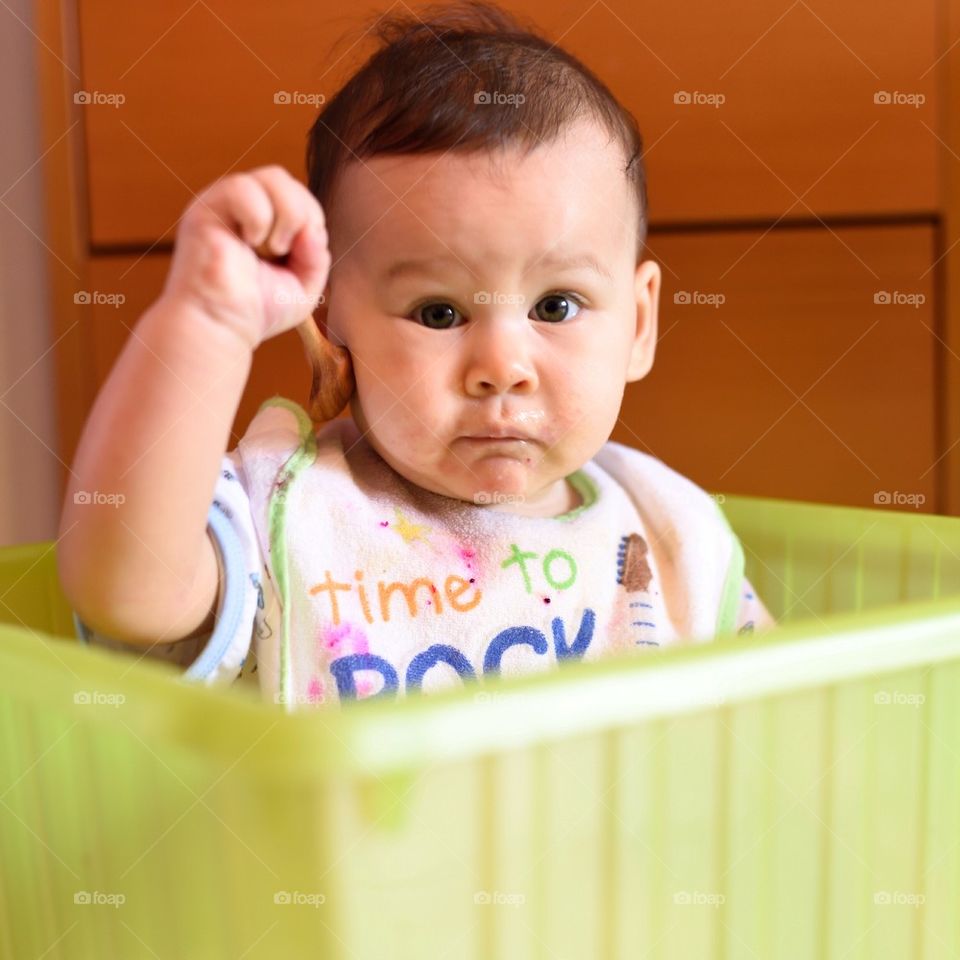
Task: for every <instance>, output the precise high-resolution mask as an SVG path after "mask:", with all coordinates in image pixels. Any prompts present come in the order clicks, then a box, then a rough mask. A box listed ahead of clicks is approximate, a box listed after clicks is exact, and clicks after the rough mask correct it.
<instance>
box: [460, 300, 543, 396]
mask: <svg viewBox="0 0 960 960" xmlns="http://www.w3.org/2000/svg"><path fill="white" fill-rule="evenodd" d="M466 350H467V370H466V389H467V392H468V393H469V394H470V395H471V396H486V395H488V394H491V393H507V392H512V393H532V392H533V391H535V390H536V389H537V385H538V380H537V373H536V364H535V363H534V359H533V356H532V350H531V347H530V345H529V344H528V343H527V339H526V337H525V336H524V333H523V332H522V325H515V324H511V323H509V322H501V321H500V320H499V319H495V318H491V317H484V318H482V319H478V320H476V321H474V323H472V324H471V328H470V330H469V331H468V334H467V337H466Z"/></svg>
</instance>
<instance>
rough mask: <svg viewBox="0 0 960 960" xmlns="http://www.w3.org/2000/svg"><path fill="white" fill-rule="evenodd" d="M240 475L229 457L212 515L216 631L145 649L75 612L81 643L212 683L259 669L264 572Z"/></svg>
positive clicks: (209, 517)
mask: <svg viewBox="0 0 960 960" xmlns="http://www.w3.org/2000/svg"><path fill="white" fill-rule="evenodd" d="M237 460H239V455H237ZM239 476H240V471H239V468H238V465H237V462H235V460H234V458H233V457H232V456H231V454H226V455H225V456H224V458H223V461H222V463H221V469H220V476H219V477H218V478H217V483H216V487H215V489H214V495H213V502H212V503H211V505H210V510H209V513H208V514H207V532H208V535H209V536H210V539H211V540H212V541H213V544H214V547H215V551H214V552H215V553H216V555H217V567H218V569H219V574H220V575H219V578H218V583H219V587H218V595H217V612H216V617H215V621H214V628H213V631H212V632H210V633H206V634H199V635H197V636H195V637H187V638H185V639H183V640H177V641H174V642H173V643H156V644H154V645H153V646H151V647H149V648H147V649H143V648H140V647H134V646H132V645H131V644H128V643H124V642H122V641H117V640H113V639H111V638H109V637H105V636H103V635H102V634H98V633H96V632H95V631H93V630H91V629H90V628H89V627H88V626H87V625H86V624H85V623H84V622H83V621H82V620H81V619H80V617H79V616H78V615H77V613H76V612H74V614H73V620H74V625H75V627H76V632H77V637H78V639H79V641H80V642H81V643H87V644H97V645H98V646H104V647H107V648H109V649H113V650H122V651H126V652H137V653H139V654H140V655H141V656H145V657H151V658H154V659H158V660H167V661H171V662H173V663H176V664H178V665H180V666H183V667H185V668H186V670H185V672H184V674H183V679H185V680H187V681H193V682H200V683H204V684H207V685H213V684H229V683H232V682H233V681H234V680H236V679H237V678H238V677H241V676H246V675H248V674H249V673H250V672H252V670H255V669H256V667H255V666H254V664H253V661H254V660H255V657H253V656H249V654H250V653H251V644H252V639H253V636H254V630H255V628H256V621H257V613H258V611H260V610H262V609H263V605H264V604H263V587H262V583H263V580H262V574H263V569H262V563H261V557H260V551H259V548H258V542H257V536H256V532H255V529H254V525H253V519H252V516H251V511H250V501H249V498H248V496H247V493H246V491H245V489H244V487H243V485H242V483H241V482H240V479H239ZM245 665H246V666H247V667H248V670H247V671H246V672H244V669H243V668H244V666H245Z"/></svg>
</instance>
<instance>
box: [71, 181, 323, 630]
mask: <svg viewBox="0 0 960 960" xmlns="http://www.w3.org/2000/svg"><path fill="white" fill-rule="evenodd" d="M268 240H269V244H270V247H271V249H272V250H273V251H274V252H275V253H277V254H286V253H288V252H289V259H288V262H287V263H286V264H285V265H284V266H279V265H274V264H270V263H267V262H265V261H263V260H260V259H259V258H258V257H257V255H256V254H255V253H254V251H253V249H252V247H254V246H258V245H260V244H262V243H264V242H266V241H268ZM329 266H330V256H329V252H328V249H327V237H326V229H325V226H324V218H323V212H322V210H321V208H320V205H319V204H318V203H317V201H316V199H315V198H314V197H313V196H312V194H310V192H309V191H308V190H307V189H306V188H305V187H304V186H303V185H302V184H300V183H298V182H297V181H296V180H294V179H293V178H292V177H291V176H290V175H289V174H288V173H287V172H286V171H285V170H283V169H282V168H280V167H262V168H258V169H257V170H254V171H252V172H251V173H249V174H234V175H231V176H228V177H224V178H223V179H221V180H218V181H217V182H216V183H214V184H213V185H212V186H210V187H209V188H207V190H206V191H204V192H203V193H202V194H200V196H199V197H198V198H197V199H196V200H195V201H194V202H193V204H191V206H190V207H189V208H188V209H187V211H186V213H185V214H184V216H183V218H182V220H181V222H180V225H179V227H178V231H177V241H176V245H175V249H174V256H173V262H172V265H171V268H170V273H169V275H168V277H167V281H166V285H165V287H164V290H163V293H162V294H161V296H160V297H159V299H158V300H157V301H156V302H154V303H153V304H152V305H151V306H150V307H149V308H148V309H147V310H146V311H145V312H144V314H143V315H142V316H141V317H140V319H139V321H138V323H137V325H136V328H135V329H134V331H133V334H132V335H131V336H130V337H129V339H128V341H127V343H126V345H125V347H124V350H123V353H122V354H121V356H120V358H119V360H118V361H117V363H116V365H115V366H114V368H113V370H112V371H111V373H110V376H109V377H108V379H107V381H106V383H105V384H104V386H103V389H102V390H101V391H100V394H99V395H98V397H97V399H96V402H95V404H94V407H93V410H92V412H91V414H90V417H89V419H88V421H87V423H86V426H85V428H84V432H83V436H82V437H81V440H80V445H79V447H78V450H77V455H76V458H75V462H74V466H73V470H72V473H71V478H70V481H69V482H68V484H67V490H66V494H65V498H64V504H63V511H62V514H61V518H60V531H59V538H58V543H57V563H58V570H59V575H60V581H61V585H62V587H63V590H64V593H65V595H66V597H67V600H68V602H69V603H70V605H71V606H72V607H73V609H74V610H75V611H76V612H77V614H78V615H79V616H80V618H81V619H82V620H83V621H84V622H85V623H86V624H87V625H88V626H89V627H91V628H92V629H93V630H95V631H96V632H98V633H102V634H104V635H106V636H110V637H113V638H116V639H118V640H123V641H126V642H129V643H135V644H140V645H144V646H146V645H149V644H152V643H154V642H156V641H158V640H159V641H164V642H171V641H174V640H178V639H181V638H183V637H187V636H192V635H195V634H197V633H200V632H204V631H209V630H210V629H211V627H212V625H213V618H214V613H215V607H216V599H217V587H218V583H217V580H218V566H217V557H216V553H215V548H214V546H213V543H212V541H211V540H210V537H209V535H208V534H207V528H206V524H207V514H208V511H209V509H210V501H211V498H212V496H213V490H214V487H215V485H216V480H217V476H218V473H219V470H220V465H221V461H222V458H223V455H224V453H225V452H226V450H227V449H228V446H229V441H230V428H231V425H232V422H233V419H234V417H235V415H236V411H237V407H238V405H239V401H240V397H241V395H242V393H243V388H244V385H245V383H246V380H247V376H248V374H249V371H250V365H251V360H252V355H253V351H254V350H255V349H256V347H257V346H258V345H259V344H260V343H261V342H262V341H263V340H265V339H267V338H268V337H272V336H275V335H277V334H279V333H282V332H283V331H285V330H289V329H291V328H292V327H294V326H296V325H297V324H298V323H300V322H301V321H302V320H303V319H304V317H305V316H306V315H307V314H309V312H310V309H311V307H310V304H312V303H315V302H316V300H317V299H318V297H319V295H320V293H321V292H322V291H323V288H324V286H325V284H326V278H327V273H328V271H329ZM305 373H306V371H305ZM93 493H98V494H101V495H103V494H106V495H114V496H113V497H112V501H113V503H98V502H96V500H95V499H91V498H90V497H89V496H85V495H87V494H93ZM78 494H79V495H80V496H77V495H78ZM114 503H116V505H113V504H114Z"/></svg>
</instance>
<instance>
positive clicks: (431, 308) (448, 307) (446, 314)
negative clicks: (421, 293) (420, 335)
mask: <svg viewBox="0 0 960 960" xmlns="http://www.w3.org/2000/svg"><path fill="white" fill-rule="evenodd" d="M421 313H422V316H420V317H418V314H421ZM459 313H460V311H459V310H458V309H457V308H456V307H455V306H453V304H450V303H446V302H445V301H443V300H435V301H433V302H432V303H424V304H422V305H421V306H419V307H417V308H416V309H415V310H414V311H413V316H414V318H415V319H420V320H421V322H422V323H423V325H424V326H425V327H428V328H430V329H431V330H449V329H450V327H452V326H453V323H452V322H451V320H452V319H453V318H454V315H457V314H459Z"/></svg>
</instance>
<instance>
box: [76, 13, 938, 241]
mask: <svg viewBox="0 0 960 960" xmlns="http://www.w3.org/2000/svg"><path fill="white" fill-rule="evenodd" d="M387 6H388V5H387V4H384V9H386V7H387ZM510 8H511V9H512V10H514V11H515V12H517V13H519V14H521V15H526V16H530V17H533V18H534V19H535V20H536V21H537V22H538V23H540V24H542V26H543V28H544V29H545V30H547V32H549V33H550V34H552V35H553V36H558V37H559V36H561V35H562V40H561V42H562V43H563V44H564V45H566V46H568V47H569V49H570V50H571V51H572V52H573V53H574V54H576V55H577V56H579V57H580V58H581V59H582V60H583V61H584V62H585V63H587V64H588V65H589V66H590V67H592V68H593V69H594V70H595V71H596V72H597V73H598V74H599V75H600V76H601V78H602V79H603V80H604V81H605V82H606V83H607V84H608V86H610V88H611V89H612V90H613V91H614V93H615V94H616V95H617V96H618V97H620V98H621V100H622V102H623V103H624V105H625V106H626V107H627V108H628V109H629V110H630V111H631V112H632V113H633V114H634V116H635V117H636V118H637V120H638V122H639V124H640V129H641V131H642V133H643V135H644V140H645V143H646V149H647V163H648V172H649V180H650V206H651V211H652V215H653V218H654V222H661V223H673V222H676V221H711V222H716V221H723V220H766V219H774V218H777V217H781V216H783V217H789V218H793V219H796V218H811V217H815V216H821V217H829V216H848V215H855V216H862V215H867V214H869V215H888V214H894V213H904V212H913V211H932V210H933V209H934V208H935V206H936V203H937V182H936V160H937V150H938V143H937V139H936V135H935V133H934V128H935V127H936V124H937V120H936V117H937V109H938V97H937V89H936V86H935V78H936V74H935V71H934V70H933V64H934V62H935V60H936V59H937V50H936V29H935V27H936V7H935V4H934V3H933V0H919V2H917V3H913V4H902V3H895V2H893V0H882V2H880V3H879V4H878V3H868V2H866V0H849V2H847V3H843V4H826V3H822V2H821V3H813V4H810V3H802V4H795V5H793V6H790V7H787V8H784V9H780V8H778V7H776V6H771V5H770V4H764V3H744V2H740V3H737V4H735V5H734V6H733V7H731V6H729V5H725V4H712V3H705V2H703V0H683V2H681V4H680V5H679V6H678V5H676V4H673V5H645V6H631V5H630V4H628V3H626V2H623V0H619V2H617V3H613V4H597V5H596V6H594V7H591V8H589V10H587V11H585V10H584V8H583V7H582V5H577V4H572V3H565V4H562V5H559V6H558V5H554V4H549V5H548V4H545V3H542V2H537V0H524V2H518V3H511V4H510ZM79 10H80V40H81V51H82V65H83V69H82V84H83V88H84V89H85V90H86V91H88V92H94V91H96V92H100V93H103V94H106V95H116V94H119V95H121V96H123V97H124V102H123V103H122V104H121V105H118V106H112V105H109V104H102V105H96V104H90V105H89V106H87V107H86V108H85V109H84V110H83V121H84V127H85V138H86V154H87V171H88V177H87V185H88V188H89V201H90V240H91V242H92V243H93V244H94V245H95V246H108V247H109V246H114V245H129V244H144V245H145V244H149V243H151V242H153V241H155V240H157V239H160V238H164V239H166V240H168V241H169V240H171V239H172V236H173V228H174V225H175V223H176V221H177V218H178V217H179V215H180V213H181V212H182V210H183V208H184V206H185V205H186V203H187V202H188V201H189V199H190V197H191V195H192V194H193V193H194V192H196V191H198V190H200V189H201V188H202V187H203V186H204V185H205V184H207V183H209V182H210V181H211V180H213V179H215V178H216V177H218V176H221V175H222V174H223V173H225V172H227V171H228V170H231V169H244V168H247V167H251V166H258V165H260V164H263V163H270V162H276V161H279V162H281V163H283V164H285V165H286V166H287V167H289V168H290V169H291V170H292V171H294V172H295V173H297V174H302V173H303V170H304V145H305V135H306V131H307V129H308V128H309V126H310V124H311V122H312V119H313V116H314V115H315V108H314V107H311V106H310V105H309V104H301V105H297V104H295V103H281V104H277V103H275V102H274V98H275V95H276V94H278V93H281V92H287V93H293V92H299V93H305V94H312V95H323V96H326V97H330V96H332V95H333V93H335V91H336V89H337V88H338V87H339V86H340V84H341V83H342V82H343V80H344V79H345V78H346V77H347V76H348V75H349V72H350V71H351V70H352V69H353V68H354V67H355V66H356V65H357V64H358V63H359V62H361V60H362V58H363V56H365V55H366V54H367V53H369V52H370V49H371V42H370V39H369V37H368V36H364V34H363V23H364V22H363V16H364V15H365V11H364V12H361V13H355V12H354V10H353V8H352V7H350V6H349V5H347V4H333V5H327V6H324V7H318V6H317V5H315V4H306V3H304V2H303V0H276V2H274V3H271V4H261V3H250V2H241V3H237V2H231V3H227V2H226V0H211V2H209V3H201V4H196V3H192V2H189V0H175V2H168V3H164V4H121V3H118V2H116V0H84V2H82V3H81V4H80V6H79ZM341 37H343V40H342V41H341ZM338 41H340V42H338ZM876 94H888V95H889V96H888V98H887V99H888V100H889V102H886V103H875V102H874V98H875V95H876ZM425 95H429V93H428V92H427V91H425ZM910 98H912V99H910ZM881 99H883V98H881ZM921 99H922V102H920V101H921Z"/></svg>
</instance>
